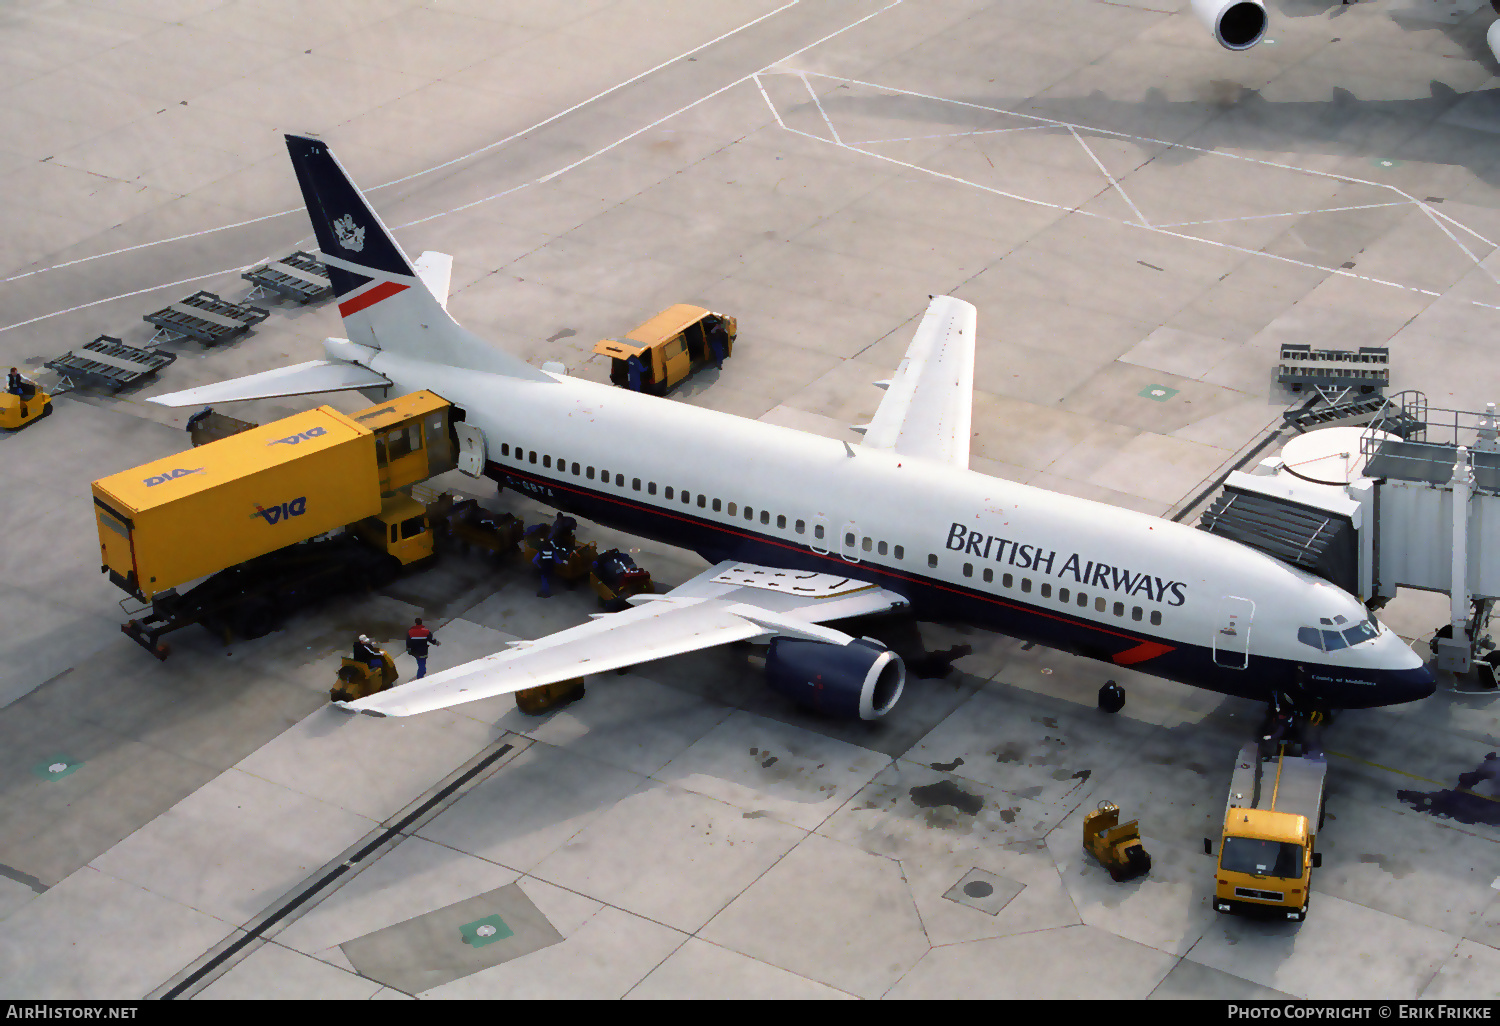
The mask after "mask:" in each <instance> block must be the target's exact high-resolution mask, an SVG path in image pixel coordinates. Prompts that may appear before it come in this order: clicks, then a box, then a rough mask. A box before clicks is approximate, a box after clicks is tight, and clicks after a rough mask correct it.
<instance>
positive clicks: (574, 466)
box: [573, 463, 578, 477]
mask: <svg viewBox="0 0 1500 1026" xmlns="http://www.w3.org/2000/svg"><path fill="white" fill-rule="evenodd" d="M573 476H574V477H577V476H578V464H576V463H575V464H573Z"/></svg>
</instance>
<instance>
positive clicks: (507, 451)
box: [500, 442, 510, 456]
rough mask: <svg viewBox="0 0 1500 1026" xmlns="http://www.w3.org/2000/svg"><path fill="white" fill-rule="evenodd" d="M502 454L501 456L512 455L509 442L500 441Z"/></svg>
mask: <svg viewBox="0 0 1500 1026" xmlns="http://www.w3.org/2000/svg"><path fill="white" fill-rule="evenodd" d="M500 455H501V456H509V455H510V443H509V442H501V443H500Z"/></svg>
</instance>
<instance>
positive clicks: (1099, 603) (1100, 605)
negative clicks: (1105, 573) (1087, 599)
mask: <svg viewBox="0 0 1500 1026" xmlns="http://www.w3.org/2000/svg"><path fill="white" fill-rule="evenodd" d="M1108 606H1109V600H1108V599H1106V598H1105V597H1104V596H1103V595H1100V596H1099V597H1098V598H1096V599H1094V611H1095V612H1096V613H1102V612H1104V610H1105V609H1106V608H1107V607H1108Z"/></svg>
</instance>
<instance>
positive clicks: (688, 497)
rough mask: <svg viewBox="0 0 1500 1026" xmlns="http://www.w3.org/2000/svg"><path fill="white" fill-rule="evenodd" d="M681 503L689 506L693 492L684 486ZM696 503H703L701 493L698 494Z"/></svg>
mask: <svg viewBox="0 0 1500 1026" xmlns="http://www.w3.org/2000/svg"><path fill="white" fill-rule="evenodd" d="M682 504H683V505H684V506H691V505H692V504H693V493H692V492H690V491H688V490H687V489H686V488H684V489H683V490H682ZM698 505H700V506H701V505H703V496H701V495H700V496H698Z"/></svg>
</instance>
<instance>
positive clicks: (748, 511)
mask: <svg viewBox="0 0 1500 1026" xmlns="http://www.w3.org/2000/svg"><path fill="white" fill-rule="evenodd" d="M370 366H371V367H372V369H374V370H377V371H379V372H381V373H383V374H385V375H386V376H387V377H389V378H390V379H391V380H392V381H393V382H394V383H395V386H396V388H397V389H398V390H400V391H408V390H412V389H417V388H427V389H431V390H433V391H435V392H437V393H438V394H440V395H442V396H443V397H444V398H446V399H448V400H449V401H451V402H453V403H454V404H455V405H456V406H459V407H461V408H462V409H463V410H464V411H465V413H466V417H467V423H469V424H471V425H474V426H476V427H478V428H480V429H481V430H482V432H483V434H484V437H485V440H486V446H487V473H489V475H490V476H492V477H495V478H496V479H498V480H499V481H501V483H502V484H504V485H507V486H510V487H515V488H517V489H518V490H521V491H524V492H525V493H527V494H531V495H533V496H535V497H536V498H537V499H539V500H541V501H542V502H544V503H546V504H549V505H552V506H554V507H556V508H559V509H566V510H569V511H571V512H576V513H578V514H579V515H581V516H585V517H587V518H589V519H592V520H595V521H596V522H600V523H607V524H610V525H611V526H615V527H619V528H621V529H623V530H626V531H630V532H632V533H636V534H640V535H644V536H649V537H655V538H658V539H660V540H662V541H665V542H668V543H672V544H676V545H679V546H682V547H684V548H690V549H693V550H695V551H698V552H699V553H701V554H702V555H704V557H705V558H708V559H711V560H719V559H739V560H743V561H745V562H755V563H761V564H765V565H771V566H782V567H794V568H810V569H818V570H822V571H825V572H842V573H845V574H847V575H849V576H853V577H859V578H863V579H867V580H871V581H875V582H878V583H879V584H880V585H881V586H882V587H886V588H888V589H890V590H892V591H896V592H898V593H900V594H903V595H905V596H906V597H907V598H908V600H909V601H910V602H911V604H912V608H913V612H914V613H915V614H916V615H917V616H919V617H923V618H927V619H941V620H953V621H962V622H968V623H973V624H976V625H979V626H983V627H987V628H990V629H994V630H1000V631H1003V632H1005V633H1008V634H1012V635H1015V636H1019V637H1024V638H1029V639H1032V640H1036V641H1040V642H1042V643H1044V644H1050V645H1054V646H1057V647H1061V648H1066V649H1070V650H1073V651H1077V652H1080V653H1083V654H1087V655H1090V656H1093V657H1095V658H1100V659H1105V660H1109V661H1112V662H1114V663H1117V664H1120V665H1125V666H1132V667H1135V668H1137V669H1140V670H1143V671H1145V672H1148V673H1153V674H1157V675H1160V676H1165V677H1168V678H1171V679H1175V680H1181V681H1184V682H1187V683H1192V684H1196V685H1199V686H1203V687H1208V688H1212V689H1213V690H1217V691H1222V692H1225V693H1229V694H1238V695H1242V696H1245V697H1253V698H1262V697H1269V695H1270V694H1271V693H1272V692H1274V691H1277V690H1287V689H1289V688H1294V687H1297V686H1303V687H1305V688H1306V690H1308V691H1310V692H1312V693H1313V696H1314V698H1315V699H1316V700H1317V701H1318V702H1320V703H1322V704H1327V705H1330V706H1334V707H1360V706H1369V705H1384V704H1388V703H1391V702H1399V701H1407V700H1410V699H1411V698H1414V697H1420V695H1419V694H1418V693H1417V692H1418V691H1420V694H1426V693H1429V692H1430V690H1431V686H1430V678H1428V677H1427V675H1426V671H1425V670H1421V669H1420V667H1421V660H1420V659H1418V658H1417V656H1416V654H1415V653H1414V652H1413V651H1412V650H1411V649H1410V647H1408V646H1407V645H1406V644H1405V643H1404V642H1402V641H1401V640H1400V639H1399V638H1398V637H1396V636H1395V635H1394V634H1393V633H1392V632H1391V631H1390V630H1389V629H1387V628H1385V627H1383V626H1380V625H1378V624H1372V625H1371V627H1369V628H1365V629H1363V636H1360V637H1355V636H1350V637H1349V638H1348V639H1347V640H1345V641H1343V642H1342V644H1341V645H1340V647H1337V648H1336V649H1335V650H1331V651H1325V650H1323V648H1322V647H1313V646H1312V645H1311V644H1309V643H1307V642H1306V641H1305V640H1299V631H1300V632H1301V635H1302V637H1304V638H1305V637H1307V634H1306V630H1305V629H1306V628H1312V629H1314V630H1317V631H1324V632H1328V631H1336V632H1339V633H1340V635H1341V637H1342V635H1343V632H1346V631H1350V630H1354V629H1355V628H1356V625H1359V624H1363V623H1366V622H1367V621H1368V614H1367V613H1366V610H1365V609H1364V607H1363V605H1362V604H1361V603H1360V601H1359V600H1358V599H1357V598H1355V597H1354V596H1352V595H1350V594H1348V593H1347V592H1344V591H1343V590H1341V589H1339V588H1337V587H1335V586H1334V585H1332V584H1329V583H1327V582H1325V581H1322V580H1320V579H1318V578H1316V577H1313V576H1311V575H1309V574H1307V573H1304V572H1302V571H1300V570H1297V569H1294V568H1292V567H1290V566H1288V565H1286V564H1283V563H1281V562H1279V561H1277V560H1275V559H1272V558H1270V557H1269V556H1266V555H1264V554H1262V553H1260V552H1257V551H1256V550H1254V549H1251V548H1248V547H1246V546H1243V545H1240V544H1238V543H1236V542H1233V541H1230V540H1227V539H1224V538H1219V537H1216V536H1213V535H1210V534H1207V533H1205V532H1203V531H1199V530H1195V529H1193V528H1191V527H1187V526H1184V525H1181V524H1177V523H1173V522H1171V521H1167V520H1162V519H1159V518H1156V517H1152V516H1148V515H1145V514H1141V513H1136V512H1133V511H1130V510H1125V509H1120V508H1117V507H1114V506H1108V505H1104V504H1101V503H1097V502H1091V501H1088V500H1085V499H1079V498H1074V497H1072V496H1067V495H1061V494H1058V493H1056V492H1049V491H1045V490H1043V489H1039V488H1033V487H1029V486H1027V485H1022V484H1016V483H1014V482H1011V481H1006V480H1002V479H999V478H993V477H989V476H987V475H984V474H979V473H975V472H973V471H970V470H967V469H959V468H955V467H950V466H946V465H941V464H936V463H932V462H928V461H926V460H921V459H911V458H907V457H903V456H901V455H898V454H895V453H892V452H890V451H885V450H875V449H867V448H864V447H861V446H859V445H852V446H851V445H848V444H845V443H843V442H840V441H836V440H833V439H828V438H824V437H821V436H817V435H812V434H808V433H806V432H802V431H797V430H793V429H790V428H784V427H779V426H775V425H770V424H763V423H760V422H759V421H753V420H747V419H745V418H742V417H736V416H732V415H728V414H723V413H718V412H715V411H712V410H705V409H701V408H698V407H694V406H689V405H686V404H684V403H679V402H672V401H670V400H664V399H660V398H656V397H652V396H644V395H640V394H638V393H635V392H631V391H628V390H625V389H620V388H614V387H610V386H606V385H599V384H594V383H592V382H587V381H582V380H579V379H576V378H570V377H565V376H556V377H553V378H551V379H550V380H547V381H528V380H522V379H517V378H514V377H507V376H503V375H499V374H492V373H486V372H482V371H474V370H467V369H462V368H456V367H450V366H446V365H443V364H438V363H432V362H427V361H424V360H414V359H411V358H409V357H405V356H401V355H397V354H392V353H379V354H376V355H374V356H373V358H372V359H371V361H370ZM1355 633H1356V634H1359V633H1360V632H1359V631H1358V630H1356V631H1355ZM1338 643H1339V639H1338V638H1335V639H1333V640H1332V641H1330V642H1329V644H1328V647H1329V648H1330V649H1332V648H1334V646H1335V644H1338Z"/></svg>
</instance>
